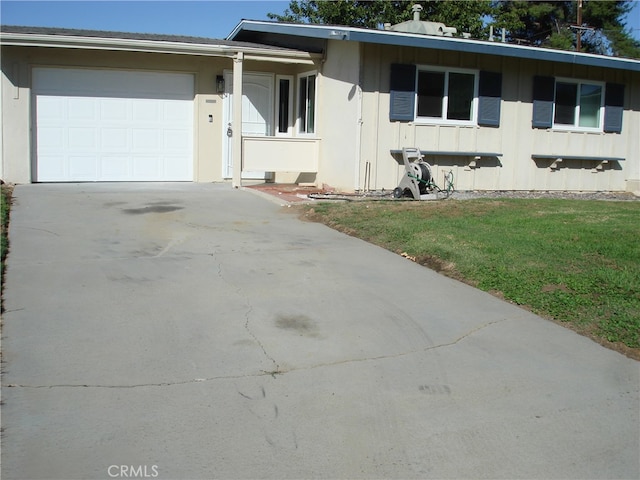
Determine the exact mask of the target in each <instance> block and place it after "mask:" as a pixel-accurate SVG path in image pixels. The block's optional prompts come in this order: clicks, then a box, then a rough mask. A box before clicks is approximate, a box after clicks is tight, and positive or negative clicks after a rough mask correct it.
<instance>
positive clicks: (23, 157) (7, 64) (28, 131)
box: [0, 46, 232, 183]
mask: <svg viewBox="0 0 640 480" xmlns="http://www.w3.org/2000/svg"><path fill="white" fill-rule="evenodd" d="M33 67H81V68H91V69H124V70H147V71H156V72H181V73H191V74H193V75H194V78H195V98H194V117H195V118H194V122H193V125H194V138H193V141H194V148H193V152H194V158H193V162H194V163H193V172H194V180H195V181H197V182H211V181H219V180H222V158H221V152H222V144H221V141H222V135H221V132H222V95H220V94H218V93H216V86H215V79H216V75H222V72H223V70H224V69H225V68H232V61H231V59H227V58H221V57H198V56H187V55H166V54H154V53H135V52H111V51H102V50H90V51H87V50H78V49H54V48H35V47H29V48H25V47H7V46H3V47H2V79H1V81H2V128H3V130H2V132H3V136H2V140H3V141H2V171H1V172H0V173H1V175H2V178H3V180H5V181H8V182H13V183H30V182H31V181H33V179H34V177H35V175H34V171H33V169H34V167H33V164H34V161H35V159H34V153H33V138H32V134H33V128H32V127H33V125H32V120H31V118H32V112H31V103H32V102H31V69H32V68H33ZM209 115H212V116H213V122H209Z"/></svg>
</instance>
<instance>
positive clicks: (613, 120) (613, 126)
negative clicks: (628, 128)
mask: <svg viewBox="0 0 640 480" xmlns="http://www.w3.org/2000/svg"><path fill="white" fill-rule="evenodd" d="M606 88H607V90H606V92H605V95H604V131H605V132H611V133H620V132H622V112H623V111H624V85H620V84H618V83H607V87H606Z"/></svg>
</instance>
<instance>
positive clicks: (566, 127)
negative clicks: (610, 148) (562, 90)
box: [551, 77, 606, 133]
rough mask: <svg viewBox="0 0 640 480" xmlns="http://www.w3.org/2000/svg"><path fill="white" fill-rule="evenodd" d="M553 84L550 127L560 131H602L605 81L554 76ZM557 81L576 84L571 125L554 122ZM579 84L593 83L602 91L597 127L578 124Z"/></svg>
mask: <svg viewBox="0 0 640 480" xmlns="http://www.w3.org/2000/svg"><path fill="white" fill-rule="evenodd" d="M554 80H555V82H554V86H553V116H552V124H551V128H552V129H553V130H561V131H565V132H566V131H572V132H597V133H602V132H604V107H605V104H604V99H605V95H606V83H605V82H598V81H595V80H582V79H576V78H566V77H556V78H555V79H554ZM558 83H570V84H573V85H577V87H578V88H577V94H576V95H577V96H578V97H577V98H576V107H575V110H574V113H573V125H567V124H564V123H556V92H557V90H558ZM581 85H595V86H598V87H600V91H601V92H602V93H601V95H600V112H599V115H598V126H597V127H581V126H580V125H579V122H580V105H579V103H578V99H579V98H580V86H581Z"/></svg>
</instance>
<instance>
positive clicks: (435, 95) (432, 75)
mask: <svg viewBox="0 0 640 480" xmlns="http://www.w3.org/2000/svg"><path fill="white" fill-rule="evenodd" d="M477 97H478V82H477V74H476V73H475V72H466V71H446V70H418V88H417V118H416V119H417V120H426V121H438V122H442V123H449V122H455V123H466V122H468V123H475V120H476V102H477Z"/></svg>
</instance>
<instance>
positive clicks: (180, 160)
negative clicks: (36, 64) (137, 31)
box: [32, 68, 194, 182]
mask: <svg viewBox="0 0 640 480" xmlns="http://www.w3.org/2000/svg"><path fill="white" fill-rule="evenodd" d="M32 95H33V103H32V105H33V108H34V111H33V116H32V118H33V119H34V129H33V131H34V132H35V136H34V137H35V138H34V152H35V155H34V160H35V178H34V180H35V181H38V182H126V181H192V180H193V179H194V178H193V103H194V102H193V100H194V76H193V75H191V74H184V73H159V72H141V71H122V70H90V69H71V68H34V69H33V70H32Z"/></svg>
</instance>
